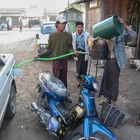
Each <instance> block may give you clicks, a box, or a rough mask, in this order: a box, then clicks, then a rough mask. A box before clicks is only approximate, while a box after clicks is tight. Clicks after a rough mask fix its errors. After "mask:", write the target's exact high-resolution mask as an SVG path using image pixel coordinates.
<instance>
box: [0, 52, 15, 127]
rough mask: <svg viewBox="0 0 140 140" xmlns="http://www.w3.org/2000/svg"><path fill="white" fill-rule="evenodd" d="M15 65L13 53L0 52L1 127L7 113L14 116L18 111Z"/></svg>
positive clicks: (8, 116) (8, 115)
mask: <svg viewBox="0 0 140 140" xmlns="http://www.w3.org/2000/svg"><path fill="white" fill-rule="evenodd" d="M14 65H15V59H14V56H13V55H12V54H0V127H1V124H2V122H3V119H4V116H5V115H6V117H7V118H13V117H14V115H15V113H16V92H17V91H16V83H15V74H14Z"/></svg>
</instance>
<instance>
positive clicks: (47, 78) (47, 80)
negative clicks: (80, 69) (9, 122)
mask: <svg viewBox="0 0 140 140" xmlns="http://www.w3.org/2000/svg"><path fill="white" fill-rule="evenodd" d="M81 85H82V88H81V92H80V97H79V103H78V104H76V105H74V106H73V107H70V108H68V107H69V105H66V104H67V103H66V100H65V99H66V98H67V97H68V96H69V92H68V91H67V89H66V88H65V86H64V84H63V83H62V82H61V81H60V80H59V79H57V78H56V77H54V76H53V75H52V74H51V73H50V72H48V71H46V70H42V71H41V72H40V74H39V86H38V92H39V96H38V100H37V103H35V102H33V103H32V104H31V106H32V110H33V111H35V112H36V113H37V115H38V117H39V120H40V122H41V123H42V124H44V125H45V127H46V129H47V130H48V132H49V133H51V134H53V135H55V136H56V137H57V138H58V139H59V140H62V139H66V140H84V139H85V140H90V139H93V140H97V138H98V140H116V137H115V135H114V134H113V133H112V132H111V131H110V130H109V129H108V128H106V127H105V126H104V125H102V124H101V123H100V122H99V121H98V114H97V110H96V105H95V101H94V93H95V91H96V90H97V82H96V80H95V78H94V77H92V76H88V75H87V76H82V77H81ZM81 126H82V129H83V132H81V129H79V128H80V127H81ZM78 130H79V131H78ZM95 138H96V139H95Z"/></svg>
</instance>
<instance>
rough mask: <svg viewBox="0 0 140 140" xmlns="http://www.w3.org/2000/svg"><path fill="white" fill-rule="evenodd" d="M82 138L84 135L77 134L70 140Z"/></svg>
mask: <svg viewBox="0 0 140 140" xmlns="http://www.w3.org/2000/svg"><path fill="white" fill-rule="evenodd" d="M80 138H82V134H80V133H76V134H74V135H73V136H72V138H71V139H70V140H80Z"/></svg>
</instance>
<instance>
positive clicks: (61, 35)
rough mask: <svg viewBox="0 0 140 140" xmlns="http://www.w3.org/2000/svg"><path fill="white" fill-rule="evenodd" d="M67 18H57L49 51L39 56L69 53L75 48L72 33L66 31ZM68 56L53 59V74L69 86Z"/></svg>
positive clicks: (49, 43) (51, 35)
mask: <svg viewBox="0 0 140 140" xmlns="http://www.w3.org/2000/svg"><path fill="white" fill-rule="evenodd" d="M66 23H67V22H66V20H65V19H64V18H63V17H62V16H60V15H59V16H58V17H57V18H56V23H55V25H56V29H57V31H56V32H54V33H52V34H50V36H49V40H48V47H47V52H46V53H44V54H40V55H39V57H57V56H61V55H64V54H67V53H69V52H70V51H72V50H73V47H72V35H71V34H70V33H68V32H66V31H65V27H66ZM67 69H68V57H65V58H61V59H57V60H53V67H52V72H53V75H54V76H55V77H57V78H59V79H60V80H61V81H62V82H63V83H64V85H65V86H66V87H67Z"/></svg>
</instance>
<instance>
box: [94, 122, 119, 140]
mask: <svg viewBox="0 0 140 140" xmlns="http://www.w3.org/2000/svg"><path fill="white" fill-rule="evenodd" d="M96 132H100V133H102V134H104V135H106V136H107V137H109V138H110V139H112V140H117V138H116V136H115V134H114V133H113V132H111V131H110V130H109V129H108V128H107V127H105V126H104V125H102V124H101V123H100V122H98V121H97V120H94V121H93V123H92V134H93V135H94V134H95V133H96Z"/></svg>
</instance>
